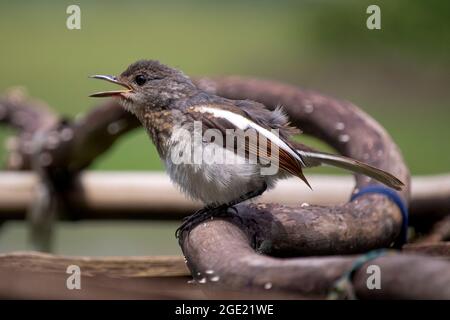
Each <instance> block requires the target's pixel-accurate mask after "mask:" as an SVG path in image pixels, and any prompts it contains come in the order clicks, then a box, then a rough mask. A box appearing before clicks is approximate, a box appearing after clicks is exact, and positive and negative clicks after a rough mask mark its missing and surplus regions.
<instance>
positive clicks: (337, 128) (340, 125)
mask: <svg viewBox="0 0 450 320" xmlns="http://www.w3.org/2000/svg"><path fill="white" fill-rule="evenodd" d="M344 129H345V124H344V123H343V122H338V123H336V130H344Z"/></svg>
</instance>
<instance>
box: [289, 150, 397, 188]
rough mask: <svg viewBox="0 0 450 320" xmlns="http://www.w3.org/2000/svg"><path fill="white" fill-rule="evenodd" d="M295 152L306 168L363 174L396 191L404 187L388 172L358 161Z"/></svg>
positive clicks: (330, 155) (329, 155)
mask: <svg viewBox="0 0 450 320" xmlns="http://www.w3.org/2000/svg"><path fill="white" fill-rule="evenodd" d="M297 152H298V153H299V154H300V156H301V157H302V159H303V161H304V162H305V164H306V165H307V166H308V167H315V166H318V165H329V166H333V167H338V168H341V169H345V170H349V171H352V172H355V173H361V174H364V175H366V176H369V177H371V178H373V179H375V180H378V181H380V182H381V183H384V184H385V185H387V186H389V187H391V188H394V189H396V190H401V189H402V187H403V186H404V184H403V182H401V181H400V180H399V179H397V178H396V177H394V176H393V175H392V174H390V173H389V172H386V171H383V170H381V169H378V168H375V167H372V166H371V165H368V164H366V163H363V162H360V161H358V160H354V159H350V158H347V157H344V156H340V155H334V154H329V153H323V152H316V151H303V150H297Z"/></svg>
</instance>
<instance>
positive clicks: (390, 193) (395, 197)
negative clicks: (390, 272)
mask: <svg viewBox="0 0 450 320" xmlns="http://www.w3.org/2000/svg"><path fill="white" fill-rule="evenodd" d="M368 193H377V194H382V195H384V196H386V197H388V198H389V199H390V200H391V201H392V202H394V203H395V204H396V205H397V206H398V207H399V208H400V211H401V213H402V218H403V220H402V229H401V232H400V236H399V237H398V239H397V241H396V242H395V247H396V248H401V247H402V245H404V244H405V243H406V241H407V236H408V207H407V206H406V204H405V202H404V201H403V199H402V198H401V197H400V196H399V194H398V193H397V192H396V191H394V190H393V189H391V188H388V187H385V186H380V185H371V186H367V187H364V188H362V189H361V190H359V191H358V192H357V193H355V194H353V195H352V197H351V198H350V201H353V200H355V199H356V198H358V197H360V196H362V195H365V194H368Z"/></svg>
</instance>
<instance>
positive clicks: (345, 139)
mask: <svg viewBox="0 0 450 320" xmlns="http://www.w3.org/2000/svg"><path fill="white" fill-rule="evenodd" d="M339 141H340V142H344V143H345V142H348V141H350V136H349V135H348V134H341V135H340V136H339Z"/></svg>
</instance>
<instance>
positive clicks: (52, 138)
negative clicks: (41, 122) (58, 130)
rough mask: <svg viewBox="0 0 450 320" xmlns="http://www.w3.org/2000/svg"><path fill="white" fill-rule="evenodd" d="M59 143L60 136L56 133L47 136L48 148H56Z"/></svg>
mask: <svg viewBox="0 0 450 320" xmlns="http://www.w3.org/2000/svg"><path fill="white" fill-rule="evenodd" d="M58 144H59V138H58V136H57V135H56V134H54V133H52V134H50V135H49V136H48V137H47V143H46V147H47V148H48V149H56V147H58Z"/></svg>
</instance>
